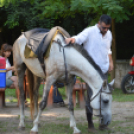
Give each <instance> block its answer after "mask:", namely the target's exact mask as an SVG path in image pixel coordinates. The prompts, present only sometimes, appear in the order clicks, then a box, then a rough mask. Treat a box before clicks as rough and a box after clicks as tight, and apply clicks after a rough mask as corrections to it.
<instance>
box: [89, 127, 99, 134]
mask: <svg viewBox="0 0 134 134" xmlns="http://www.w3.org/2000/svg"><path fill="white" fill-rule="evenodd" d="M88 132H90V133H96V132H97V130H96V129H95V128H88Z"/></svg>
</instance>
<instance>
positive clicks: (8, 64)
mask: <svg viewBox="0 0 134 134" xmlns="http://www.w3.org/2000/svg"><path fill="white" fill-rule="evenodd" d="M8 67H11V64H10V62H9V60H8V58H7V59H6V68H8ZM11 76H12V70H10V71H7V72H6V79H8V78H9V77H11Z"/></svg>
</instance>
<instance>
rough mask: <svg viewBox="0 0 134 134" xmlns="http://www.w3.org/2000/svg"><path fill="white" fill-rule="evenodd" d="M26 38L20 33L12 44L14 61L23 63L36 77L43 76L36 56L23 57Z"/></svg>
mask: <svg viewBox="0 0 134 134" xmlns="http://www.w3.org/2000/svg"><path fill="white" fill-rule="evenodd" d="M26 44H27V39H26V38H25V36H24V34H22V35H21V36H20V37H19V38H18V39H17V40H16V41H15V43H14V45H13V53H14V62H15V63H17V64H22V63H25V64H26V66H27V68H28V69H29V70H30V71H31V72H32V73H33V74H34V75H36V76H38V77H45V75H44V71H43V69H42V67H41V65H40V62H39V60H38V58H25V55H24V51H25V46H26Z"/></svg>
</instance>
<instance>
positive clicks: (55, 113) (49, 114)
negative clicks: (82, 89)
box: [0, 102, 134, 134]
mask: <svg viewBox="0 0 134 134" xmlns="http://www.w3.org/2000/svg"><path fill="white" fill-rule="evenodd" d="M15 105H16V104H15ZM15 105H13V104H12V105H11V104H7V107H6V108H3V109H2V110H0V134H9V132H6V130H5V133H4V132H3V130H2V128H1V125H2V122H3V123H6V122H7V124H8V123H9V124H10V125H11V126H12V127H14V126H18V123H19V108H18V107H16V106H15ZM112 113H113V118H112V122H114V123H116V122H119V123H118V128H119V127H129V126H134V102H113V105H112ZM25 116H26V121H28V122H31V123H32V121H31V120H30V119H29V116H30V112H29V108H26V109H25ZM66 118H69V111H68V109H67V108H66V107H60V108H52V109H46V110H44V111H43V113H42V117H41V121H45V122H47V121H48V122H49V123H50V122H56V123H58V122H57V119H60V120H58V121H59V122H60V123H61V122H62V123H65V124H68V123H69V120H66ZM75 118H76V121H77V122H86V116H85V109H76V110H75ZM12 122H14V123H13V124H12ZM94 122H95V123H97V122H98V119H97V118H96V117H95V118H94ZM111 127H112V128H116V127H117V126H115V125H114V124H113V125H112V126H111ZM1 130H2V132H1ZM132 131H133V130H132ZM132 131H129V133H131V134H133V133H134V132H132ZM10 134H11V133H10ZM13 134H25V133H20V132H19V133H18V132H13ZM111 134H112V133H111ZM116 134H127V133H126V132H124V133H123V132H122V131H120V132H118V131H117V132H116Z"/></svg>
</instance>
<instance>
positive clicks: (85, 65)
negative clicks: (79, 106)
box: [13, 32, 114, 134]
mask: <svg viewBox="0 0 134 134" xmlns="http://www.w3.org/2000/svg"><path fill="white" fill-rule="evenodd" d="M65 38H66V37H65V36H64V35H63V34H61V33H60V32H58V33H57V35H56V36H55V37H54V38H53V40H52V44H51V49H50V53H49V57H47V58H46V59H44V63H45V73H44V71H43V69H42V67H41V65H40V62H39V60H38V58H25V56H24V50H25V46H26V44H27V39H26V37H25V36H24V34H22V35H21V36H20V37H19V38H18V39H17V40H16V41H15V43H14V44H13V61H14V66H15V70H16V71H17V76H18V85H19V90H20V122H19V129H21V130H23V129H25V123H24V117H25V116H24V106H25V103H24V101H25V100H24V89H23V79H24V75H25V70H27V76H28V80H29V86H30V103H31V106H30V108H31V112H32V114H33V111H34V121H33V128H32V129H31V131H30V133H31V134H38V125H39V118H40V116H41V114H42V111H43V110H44V109H45V107H46V105H47V98H48V94H49V90H50V87H51V85H53V84H54V83H55V82H63V83H65V88H66V90H67V96H68V101H69V104H68V108H69V111H70V127H72V128H73V133H74V134H80V133H81V131H80V130H79V129H78V128H77V126H76V121H75V118H74V107H73V101H72V91H73V85H74V84H75V83H74V77H75V76H79V77H81V78H82V79H83V80H84V81H85V82H86V83H87V85H88V86H89V87H90V88H91V89H92V93H93V94H92V96H91V100H90V105H91V107H92V108H93V110H94V111H95V112H96V113H95V114H96V115H97V116H99V117H100V124H101V125H105V126H107V125H108V124H109V123H110V122H111V118H112V112H111V105H112V88H111V86H112V85H113V83H114V82H113V81H112V82H111V83H109V84H108V83H107V80H106V78H105V77H104V74H103V73H102V71H101V69H100V68H99V66H98V65H97V64H95V62H94V61H93V59H92V58H91V57H90V56H89V55H88V53H87V51H86V50H85V49H83V47H82V46H81V45H77V44H68V45H67V44H66V43H65ZM41 78H45V87H44V90H43V96H42V100H41V102H40V104H39V110H38V88H39V85H40V82H41Z"/></svg>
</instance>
